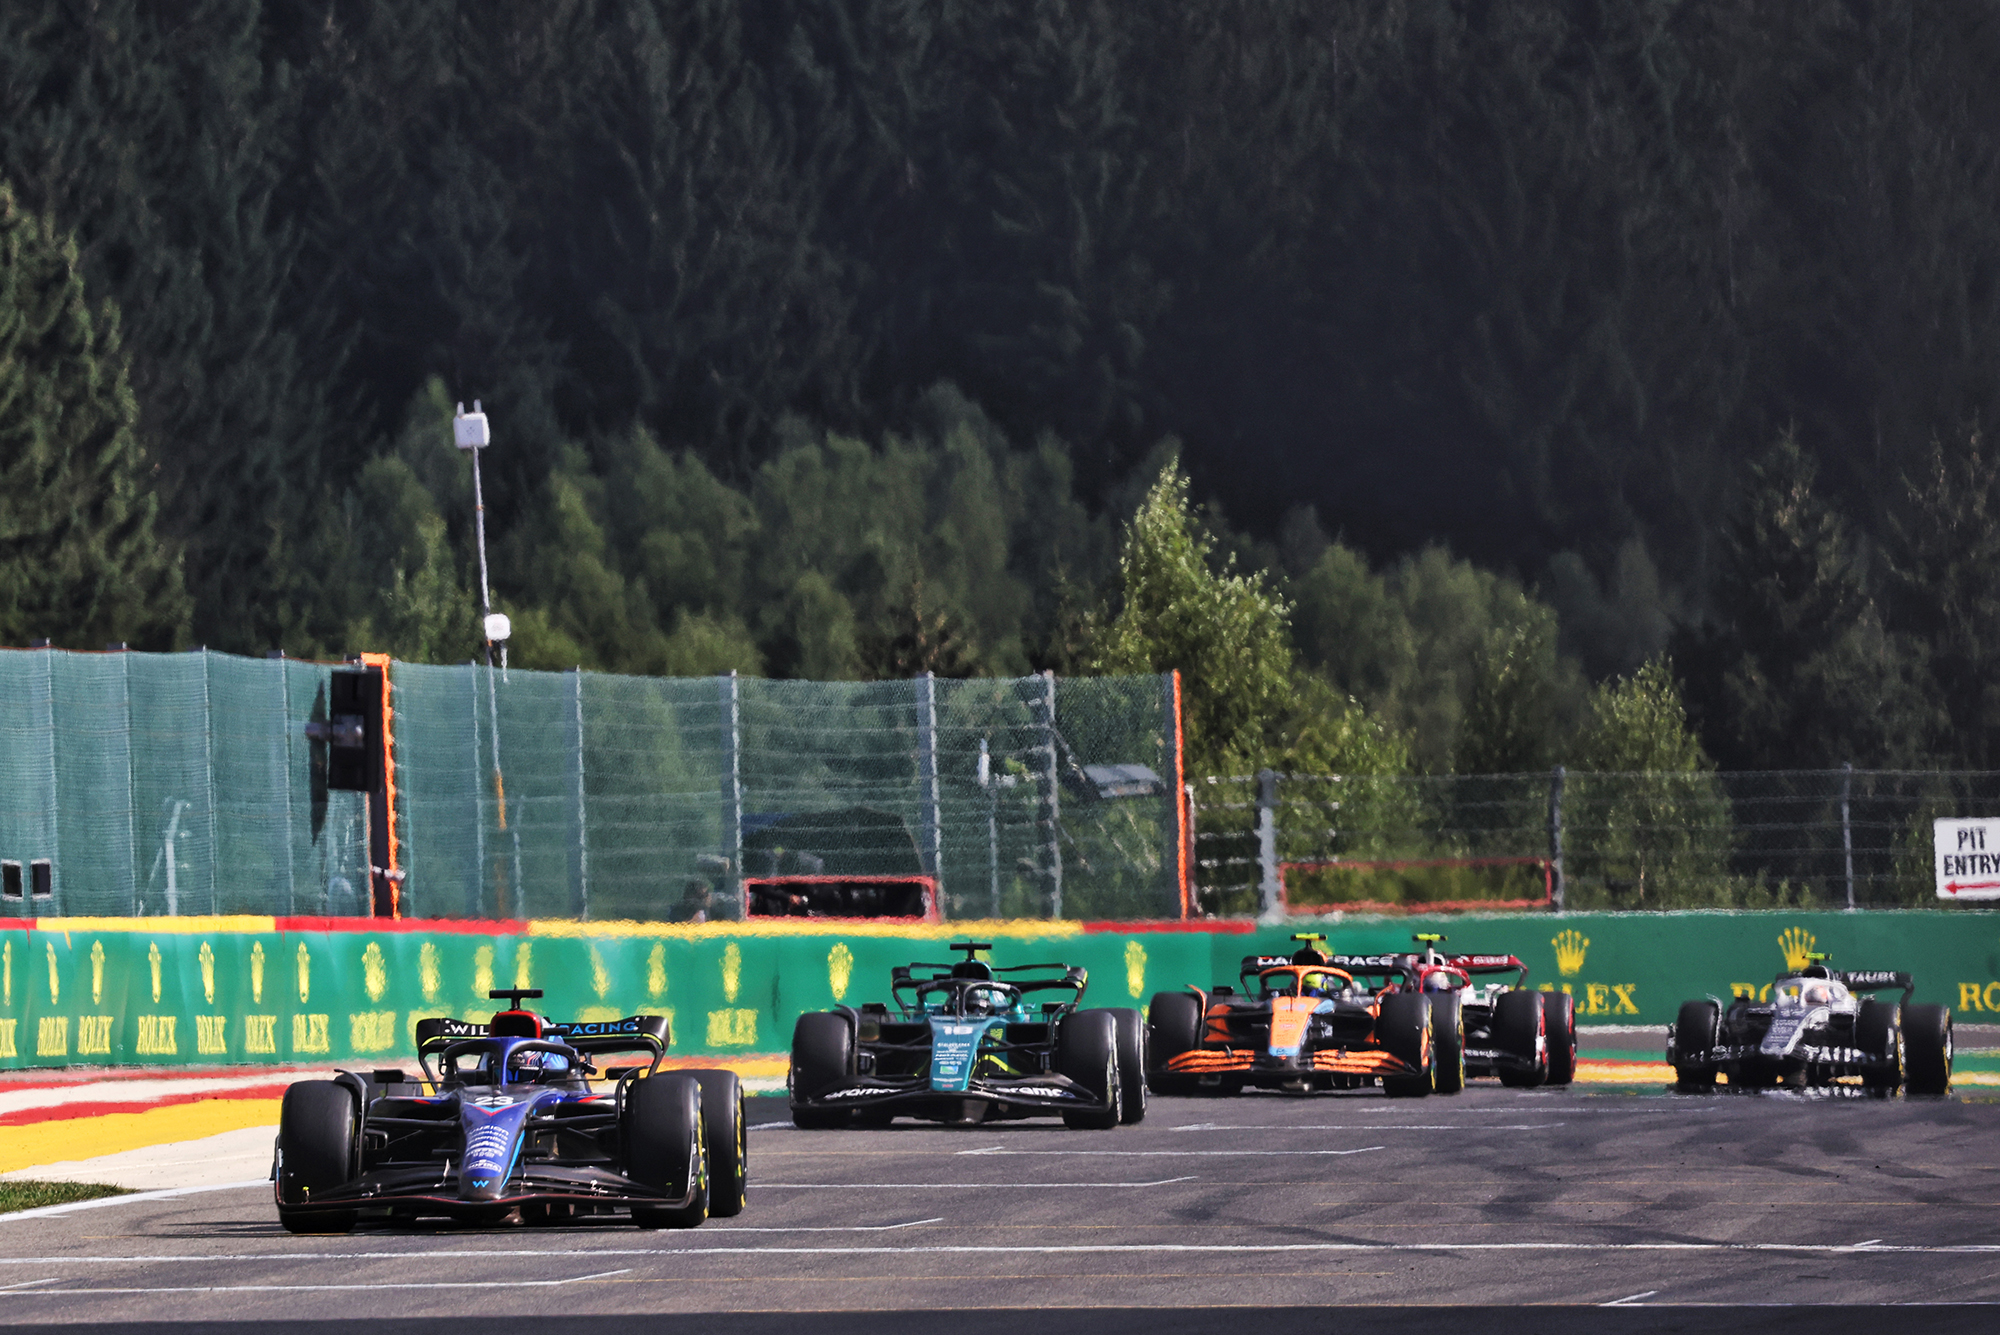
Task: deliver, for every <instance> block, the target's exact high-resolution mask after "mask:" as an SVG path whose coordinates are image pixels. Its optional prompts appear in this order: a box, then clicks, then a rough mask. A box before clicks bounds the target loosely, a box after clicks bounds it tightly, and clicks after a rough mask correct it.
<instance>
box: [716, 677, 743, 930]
mask: <svg viewBox="0 0 2000 1335" xmlns="http://www.w3.org/2000/svg"><path fill="white" fill-rule="evenodd" d="M716 681H717V684H718V685H719V686H720V688H721V693H722V701H721V703H722V847H723V851H724V853H725V854H726V855H727V857H728V859H729V867H728V870H726V871H725V872H723V881H724V884H723V885H722V886H720V887H718V888H719V889H720V890H721V891H722V896H721V898H722V902H723V904H724V905H726V906H727V909H728V911H729V912H731V913H732V915H733V916H734V917H736V918H738V919H742V918H746V917H748V916H749V906H748V905H746V904H745V903H744V902H743V716H742V709H741V701H740V700H739V698H738V696H737V690H736V672H735V670H734V669H731V671H730V672H729V675H727V676H725V677H718V678H717V679H716Z"/></svg>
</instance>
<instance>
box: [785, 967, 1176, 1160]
mask: <svg viewBox="0 0 2000 1335" xmlns="http://www.w3.org/2000/svg"><path fill="white" fill-rule="evenodd" d="M950 948H951V949H952V950H959V951H964V952H965V958H964V959H963V960H960V961H959V962H958V963H956V964H907V965H900V966H898V967H897V968H896V969H895V971H894V972H893V974H892V975H891V986H890V992H891V994H892V995H893V996H894V998H895V1009H894V1011H891V1009H890V1008H889V1006H887V1005H884V1004H881V1003H879V1002H878V1003H872V1004H870V1005H866V1006H863V1007H861V1008H860V1009H859V1010H856V1009H854V1008H853V1007H851V1006H840V1007H836V1008H835V1009H833V1010H831V1011H816V1012H811V1013H808V1014H805V1015H801V1016H800V1017H799V1019H798V1023H797V1025H796V1026H795V1027H794V1028H793V1030H792V1069H791V1075H790V1077H789V1082H790V1086H791V1095H792V1121H793V1123H794V1124H795V1125H797V1126H800V1127H804V1128H807V1129H809V1130H829V1129H832V1128H835V1127H843V1126H886V1125H887V1124H888V1123H889V1122H890V1121H891V1120H893V1119H894V1118H896V1117H899V1116H902V1117H917V1118H922V1119H925V1120H928V1121H934V1122H954V1123H958V1124H961V1125H965V1124H971V1123H977V1122H981V1121H985V1120H988V1119H993V1118H1015V1117H1049V1116H1060V1117H1061V1118H1062V1119H1063V1122H1064V1123H1065V1124H1066V1125H1068V1126H1072V1127H1078V1128H1086V1129H1100V1130H1101V1129H1107V1128H1110V1127H1114V1126H1117V1125H1119V1123H1121V1122H1124V1123H1131V1122H1137V1121H1138V1120H1140V1119H1141V1118H1143V1117H1144V1116H1145V1115H1146V1027H1145V1023H1144V1021H1143V1020H1142V1019H1141V1018H1140V1015H1139V1012H1138V1011H1136V1010H1078V1009H1077V1003H1078V1002H1080V1001H1081V1000H1082V999H1083V989H1084V986H1085V984H1086V983H1087V981H1088V975H1087V974H1086V973H1085V972H1084V970H1082V969H1079V968H1071V967H1070V966H1068V965H1064V964H1021V965H1015V966H1013V967H1011V968H1003V969H996V968H994V967H993V966H992V965H990V964H987V963H985V962H984V961H982V960H980V959H979V958H978V955H979V953H980V952H981V951H988V950H991V949H992V948H993V947H992V945H991V944H989V943H987V942H984V941H961V942H955V943H954V944H953V945H952V946H951V947H950ZM1037 992H1055V993H1067V994H1068V995H1067V996H1066V997H1065V998H1064V999H1062V1000H1059V1001H1044V1002H1038V1001H1036V1000H1032V999H1031V997H1032V994H1034V993H1037Z"/></svg>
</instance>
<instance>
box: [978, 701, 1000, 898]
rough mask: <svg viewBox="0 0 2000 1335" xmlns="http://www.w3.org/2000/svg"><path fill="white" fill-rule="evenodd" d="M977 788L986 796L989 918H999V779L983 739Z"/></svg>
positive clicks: (988, 748)
mask: <svg viewBox="0 0 2000 1335" xmlns="http://www.w3.org/2000/svg"><path fill="white" fill-rule="evenodd" d="M979 787H980V791H982V792H984V793H985V794H986V874H987V877H988V881H989V884H988V887H987V888H988V891H989V892H990V895H991V899H992V906H991V908H990V909H989V910H988V915H989V916H990V917H994V918H998V917H999V916H1000V777H999V776H998V775H997V774H995V773H994V772H993V752H992V748H991V747H990V746H988V744H987V740H986V738H984V737H981V738H980V739H979Z"/></svg>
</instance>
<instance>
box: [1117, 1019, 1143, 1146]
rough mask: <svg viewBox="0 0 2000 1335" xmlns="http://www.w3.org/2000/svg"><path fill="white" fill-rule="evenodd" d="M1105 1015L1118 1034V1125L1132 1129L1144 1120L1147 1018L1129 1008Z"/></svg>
mask: <svg viewBox="0 0 2000 1335" xmlns="http://www.w3.org/2000/svg"><path fill="white" fill-rule="evenodd" d="M1107 1013H1108V1014H1109V1015H1110V1016H1111V1023H1112V1025H1113V1027H1114V1028H1115V1029H1116V1031H1117V1041H1118V1083H1119V1085H1120V1086H1121V1087H1122V1088H1120V1090H1119V1098H1120V1101H1121V1104H1122V1108H1121V1111H1120V1113H1119V1121H1121V1122H1122V1123H1123V1124H1124V1125H1126V1126H1131V1125H1132V1124H1133V1123H1134V1122H1143V1121H1145V1120H1146V1017H1144V1016H1143V1015H1141V1014H1139V1012H1138V1011H1137V1010H1135V1009H1133V1008H1132V1007H1130V1006H1120V1007H1118V1008H1116V1009H1114V1010H1111V1011H1109V1012H1107Z"/></svg>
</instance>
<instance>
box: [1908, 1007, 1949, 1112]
mask: <svg viewBox="0 0 2000 1335" xmlns="http://www.w3.org/2000/svg"><path fill="white" fill-rule="evenodd" d="M1903 1057H1904V1061H1905V1062H1906V1063H1907V1065H1908V1070H1907V1073H1906V1075H1905V1077H1904V1079H1905V1084H1904V1087H1903V1088H1904V1092H1905V1093H1909V1094H1943V1093H1945V1092H1947V1091H1949V1090H1950V1089H1951V1059H1952V1045H1951V1012H1950V1011H1949V1010H1948V1009H1946V1008H1945V1007H1943V1006H1905V1007H1904V1008H1903Z"/></svg>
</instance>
